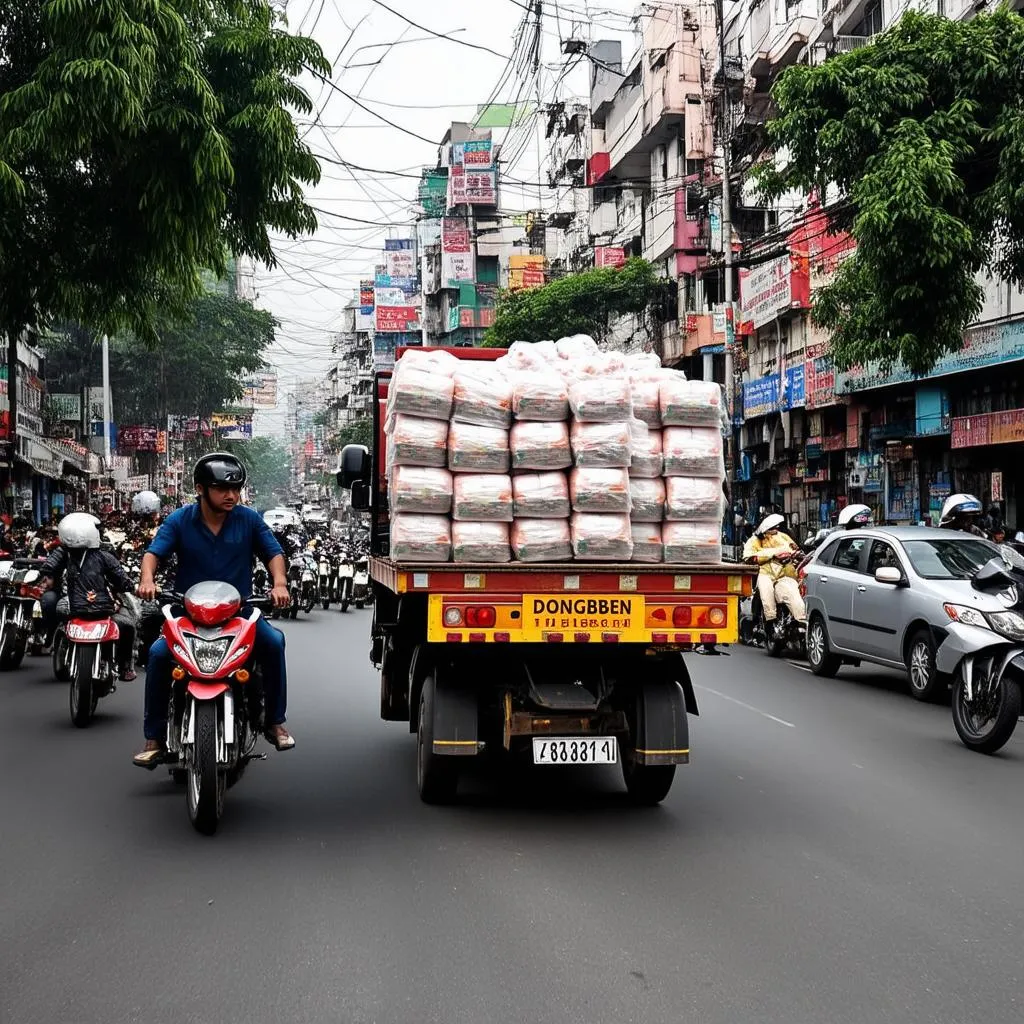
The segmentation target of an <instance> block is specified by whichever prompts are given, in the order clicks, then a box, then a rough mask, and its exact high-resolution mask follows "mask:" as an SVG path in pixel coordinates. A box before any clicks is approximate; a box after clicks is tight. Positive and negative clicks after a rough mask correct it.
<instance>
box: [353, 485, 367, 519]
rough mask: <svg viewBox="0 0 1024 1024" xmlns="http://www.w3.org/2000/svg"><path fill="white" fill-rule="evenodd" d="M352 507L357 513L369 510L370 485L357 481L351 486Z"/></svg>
mask: <svg viewBox="0 0 1024 1024" xmlns="http://www.w3.org/2000/svg"><path fill="white" fill-rule="evenodd" d="M352 507H353V508H354V509H355V510H356V511H357V512H368V511H369V510H370V485H369V484H368V483H366V482H365V481H363V480H357V481H356V482H355V483H354V484H353V485H352Z"/></svg>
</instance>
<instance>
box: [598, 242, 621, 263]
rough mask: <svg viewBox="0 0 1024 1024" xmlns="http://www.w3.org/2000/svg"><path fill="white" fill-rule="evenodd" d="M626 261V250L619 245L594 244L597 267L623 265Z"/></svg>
mask: <svg viewBox="0 0 1024 1024" xmlns="http://www.w3.org/2000/svg"><path fill="white" fill-rule="evenodd" d="M625 262H626V250H625V249H623V248H622V247H621V246H619V245H597V246H594V266H595V267H621V266H622V264H623V263H625Z"/></svg>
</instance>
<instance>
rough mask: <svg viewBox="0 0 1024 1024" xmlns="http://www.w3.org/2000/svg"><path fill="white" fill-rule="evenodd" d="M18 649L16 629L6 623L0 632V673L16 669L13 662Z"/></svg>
mask: <svg viewBox="0 0 1024 1024" xmlns="http://www.w3.org/2000/svg"><path fill="white" fill-rule="evenodd" d="M17 647H18V627H17V626H15V625H14V623H13V622H8V623H7V624H6V625H5V626H4V628H3V630H2V631H0V672H9V671H11V669H15V668H17V667H18V664H19V662H18V661H16V660H15V656H16V652H17Z"/></svg>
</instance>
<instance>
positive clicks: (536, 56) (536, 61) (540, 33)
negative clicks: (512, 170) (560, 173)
mask: <svg viewBox="0 0 1024 1024" xmlns="http://www.w3.org/2000/svg"><path fill="white" fill-rule="evenodd" d="M535 2H536V4H537V38H536V41H535V43H534V47H533V74H534V77H535V78H536V80H537V115H536V121H537V124H536V128H537V211H538V212H541V211H543V208H544V190H543V187H542V186H541V183H540V165H541V102H542V100H543V96H542V95H541V88H540V55H541V43H542V40H543V38H544V3H543V0H535Z"/></svg>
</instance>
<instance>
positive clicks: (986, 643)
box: [936, 545, 1024, 754]
mask: <svg viewBox="0 0 1024 1024" xmlns="http://www.w3.org/2000/svg"><path fill="white" fill-rule="evenodd" d="M999 551H1000V554H999V555H998V556H997V557H995V558H993V559H991V560H990V561H989V562H986V563H985V564H984V565H983V566H982V567H981V568H980V569H978V571H977V572H976V573H975V574H974V576H973V577H972V578H971V588H972V589H973V590H975V591H977V592H978V594H979V595H983V599H982V601H981V602H980V607H977V606H966V605H959V604H952V603H951V604H947V605H945V606H944V607H945V611H946V614H947V615H949V617H950V619H951V620H952V621H951V623H950V626H949V628H948V632H947V635H946V638H945V640H944V641H943V642H942V644H941V645H940V646H939V649H938V651H937V652H936V668H937V669H938V670H939V671H940V672H943V673H950V674H952V676H953V699H952V709H953V727H954V728H955V729H956V733H957V735H958V736H959V737H960V742H961V743H963V745H964V746H965V747H967V748H968V749H969V750H974V751H976V752H977V753H979V754H994V753H995V752H996V751H997V750H999V749H1000V748H1002V747H1003V746H1004V745H1005V744H1006V743H1007V742H1008V741H1009V739H1010V737H1011V736H1012V735H1013V731H1014V729H1015V728H1016V727H1017V721H1018V719H1019V718H1020V714H1021V688H1022V686H1024V555H1021V554H1020V553H1019V552H1018V551H1016V550H1015V549H1014V548H1011V547H1009V546H1007V545H1003V546H1002V547H1000V549H999ZM984 598H989V600H987V601H986V600H984Z"/></svg>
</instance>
